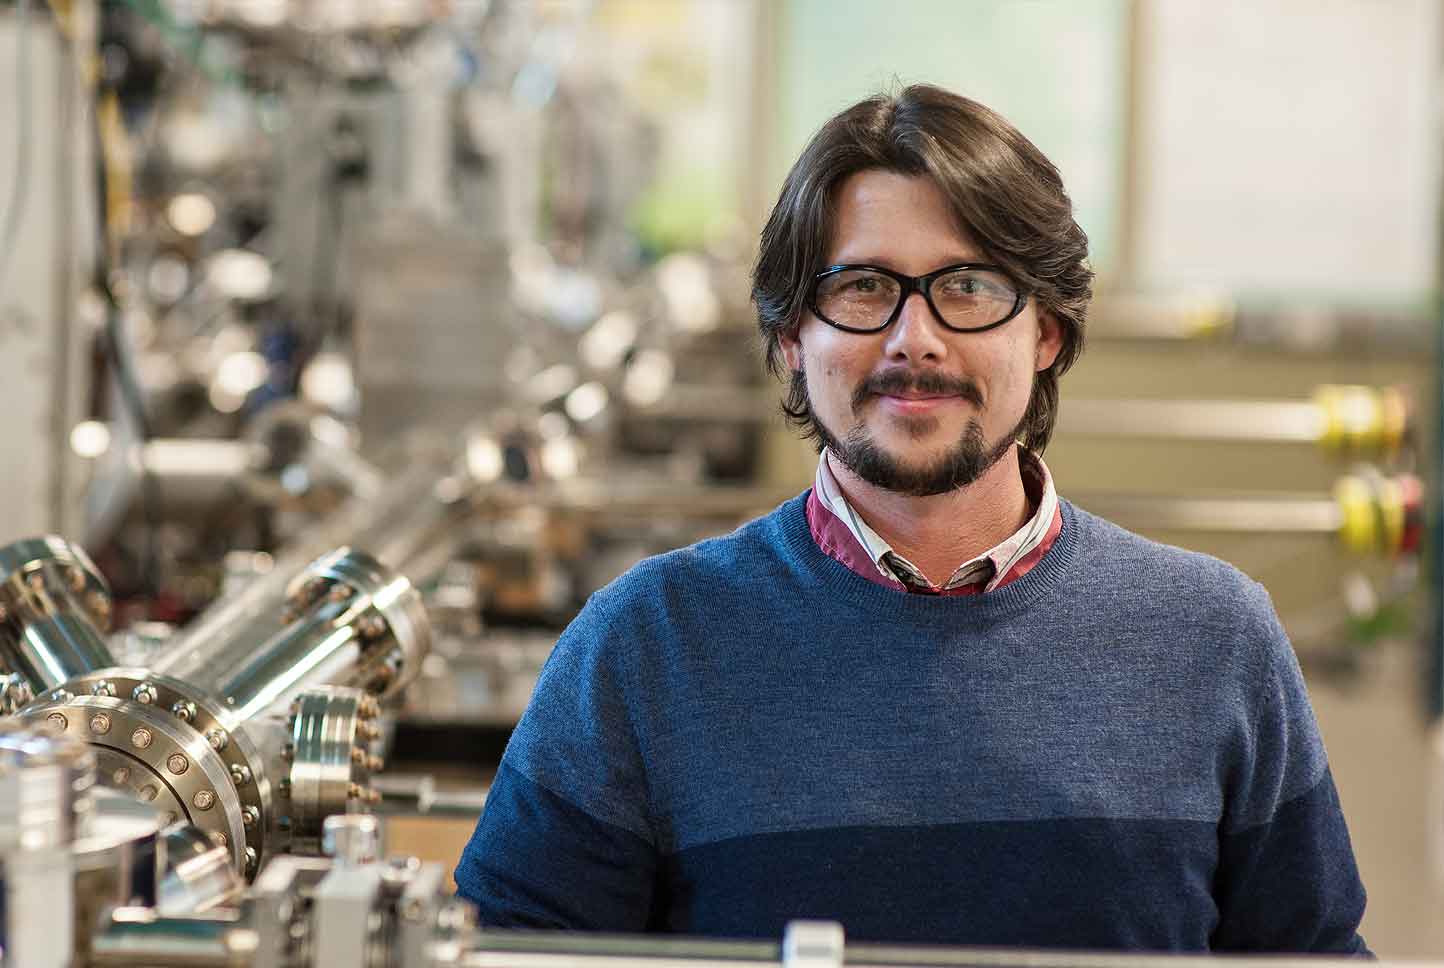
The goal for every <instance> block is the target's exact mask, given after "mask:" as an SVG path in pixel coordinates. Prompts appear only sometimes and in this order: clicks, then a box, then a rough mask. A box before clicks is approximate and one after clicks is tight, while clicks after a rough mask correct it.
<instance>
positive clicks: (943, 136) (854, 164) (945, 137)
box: [752, 84, 1093, 453]
mask: <svg viewBox="0 0 1444 968" xmlns="http://www.w3.org/2000/svg"><path fill="white" fill-rule="evenodd" d="M869 170H880V171H891V172H897V173H898V174H902V175H921V176H925V177H927V178H930V179H931V180H932V181H933V183H934V184H936V185H937V187H938V188H939V189H940V190H941V191H942V193H943V195H944V196H945V197H946V198H947V200H948V203H949V205H950V206H951V208H952V211H953V215H954V216H955V217H956V219H957V221H958V224H959V227H960V228H962V229H963V230H964V231H965V232H966V233H967V234H968V235H969V236H970V237H971V238H972V239H973V240H974V241H976V242H977V243H978V245H979V246H981V247H982V249H983V252H984V254H985V255H986V257H987V258H988V260H989V261H990V262H994V263H996V264H997V265H999V266H1001V267H1003V268H1004V269H1005V270H1007V272H1008V274H1009V275H1011V276H1012V277H1013V278H1014V279H1016V280H1017V281H1018V282H1019V283H1020V284H1021V285H1022V286H1023V287H1024V288H1026V289H1027V290H1028V291H1029V292H1030V293H1031V294H1032V296H1031V298H1033V299H1036V300H1037V304H1038V308H1039V309H1040V310H1046V311H1048V312H1049V313H1051V314H1052V315H1053V317H1054V318H1056V319H1057V321H1058V324H1059V326H1060V327H1061V329H1062V332H1063V346H1062V349H1061V350H1060V351H1059V353H1058V358H1057V359H1056V360H1054V361H1053V364H1052V365H1051V366H1050V367H1048V369H1046V370H1044V371H1043V372H1041V373H1039V374H1037V378H1036V380H1035V381H1034V385H1033V395H1032V397H1031V399H1029V401H1028V409H1027V412H1026V414H1025V415H1024V418H1023V425H1022V426H1023V433H1022V439H1023V444H1024V446H1026V447H1028V448H1029V449H1030V450H1032V451H1034V452H1036V453H1042V451H1043V449H1044V448H1045V447H1047V445H1048V440H1049V439H1050V438H1051V437H1052V435H1053V422H1054V420H1055V418H1056V416H1057V411H1058V378H1059V377H1060V376H1061V375H1062V374H1063V373H1065V372H1066V371H1067V370H1068V368H1069V367H1070V366H1072V365H1073V363H1074V362H1075V361H1076V360H1077V359H1078V356H1079V354H1080V353H1081V352H1082V351H1083V329H1084V320H1085V318H1086V316H1087V312H1088V302H1089V300H1090V299H1091V298H1092V280H1093V272H1092V270H1091V269H1089V268H1088V266H1087V264H1086V259H1087V256H1088V237H1087V236H1086V235H1084V234H1083V230H1082V229H1081V228H1079V227H1078V223H1077V222H1075V221H1074V220H1073V205H1072V202H1071V201H1069V199H1068V195H1067V193H1066V192H1065V191H1064V189H1063V179H1062V177H1061V176H1060V175H1059V174H1058V169H1057V168H1056V167H1054V165H1053V163H1052V162H1050V161H1049V160H1048V159H1047V158H1046V157H1045V156H1044V155H1043V153H1042V152H1041V151H1039V150H1038V149H1037V148H1036V147H1035V146H1034V145H1033V143H1032V142H1031V141H1029V140H1028V139H1027V138H1025V137H1023V135H1022V133H1020V132H1019V131H1018V129H1017V128H1015V127H1013V125H1012V124H1010V123H1009V122H1008V120H1007V119H1006V118H1004V117H1003V116H1002V115H1000V114H998V113H996V112H995V111H992V110H990V109H989V108H986V107H984V106H983V105H981V104H979V103H977V102H976V101H971V100H969V99H967V98H965V97H960V96H959V95H956V94H953V93H952V92H950V91H945V90H943V89H942V88H938V87H932V86H930V85H926V84H915V85H912V86H910V87H908V88H905V89H904V90H903V91H902V92H901V93H900V94H897V95H895V96H889V95H885V94H878V95H875V96H873V97H870V98H868V99H867V100H865V101H861V102H859V103H858V104H855V105H853V106H852V107H850V108H848V109H847V110H846V111H843V112H842V113H841V114H839V115H837V116H836V117H834V118H832V120H830V121H828V122H827V123H826V124H824V125H823V126H822V129H821V130H820V131H818V133H817V134H816V135H815V136H814V137H813V139H812V141H811V142H809V143H808V145H807V147H806V148H805V149H804V150H803V152H802V155H801V157H799V158H798V159H797V162H796V164H794V165H793V166H792V170H791V171H790V172H788V174H787V180H786V182H784V183H783V186H782V193H781V195H779V196H778V199H777V205H776V207H775V208H773V210H772V215H771V217H770V218H768V220H767V226H766V228H764V229H763V230H762V240H761V247H760V250H759V252H758V255H757V264H756V266H755V267H754V269H753V272H752V301H753V302H754V303H755V304H756V306H757V324H758V327H759V329H760V330H761V333H762V338H763V341H764V343H765V348H766V353H767V366H768V368H769V369H770V370H771V371H772V372H773V373H774V374H777V375H778V376H785V375H787V374H785V363H784V361H783V357H782V349H781V343H780V338H781V336H782V335H783V334H795V333H796V332H797V327H798V326H799V325H800V324H801V322H802V316H803V313H804V312H806V311H807V293H808V289H809V287H810V286H811V284H812V277H813V276H814V275H815V274H816V273H818V272H820V271H821V270H822V269H824V268H825V265H824V264H823V260H824V259H825V258H826V257H827V252H828V250H829V249H830V248H831V244H832V229H833V215H834V211H835V203H836V196H837V192H838V189H839V187H840V186H841V185H842V183H843V182H844V181H845V180H846V179H847V178H848V177H849V176H851V175H854V174H856V173H858V172H861V171H869ZM791 377H792V379H791V383H790V386H789V388H788V392H787V396H786V399H785V400H784V401H783V404H782V410H783V413H785V414H786V415H787V417H788V419H789V421H790V422H792V423H794V424H795V425H797V426H799V427H801V428H803V429H804V431H805V432H806V433H807V435H808V436H814V435H815V426H814V424H813V422H812V414H811V413H810V411H809V407H808V402H807V386H806V382H805V381H804V380H803V379H802V378H801V375H800V374H791Z"/></svg>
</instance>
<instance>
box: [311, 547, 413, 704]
mask: <svg viewBox="0 0 1444 968" xmlns="http://www.w3.org/2000/svg"><path fill="white" fill-rule="evenodd" d="M317 608H321V609H323V610H325V611H326V612H327V613H328V614H329V615H330V616H331V620H332V622H333V623H334V624H336V625H343V624H344V625H347V626H350V627H351V628H352V629H353V630H354V631H355V633H356V634H357V636H358V640H357V646H358V655H357V661H356V667H355V669H354V671H352V672H351V673H349V674H348V675H347V676H346V677H345V684H346V685H353V686H359V687H360V688H362V689H365V690H366V691H367V692H371V693H374V694H376V695H378V696H382V697H390V696H392V695H394V694H395V693H397V692H398V691H400V690H401V688H402V687H403V686H405V685H406V683H408V682H410V681H411V680H412V679H413V678H415V676H416V674H417V673H418V672H419V671H420V669H421V660H422V659H423V658H425V657H426V654H427V653H428V652H430V651H431V623H430V620H429V619H428V618H427V615H426V607H425V605H424V604H423V603H422V600H421V594H420V593H419V592H418V591H417V590H416V589H415V588H414V587H413V586H412V584H411V582H410V581H409V580H408V579H407V578H406V576H404V575H402V574H400V573H398V572H396V571H394V570H393V569H391V568H388V567H387V566H386V565H383V564H382V563H381V562H379V561H377V560H376V559H375V558H372V557H371V556H370V555H368V554H366V553H365V552H362V551H356V550H354V549H352V548H338V549H336V550H335V551H333V552H331V553H330V554H327V555H324V556H322V557H321V558H319V559H317V560H316V561H314V562H312V563H311V565H310V567H308V568H307V569H306V570H305V571H304V572H302V573H301V574H300V575H298V576H297V577H296V578H295V579H294V580H292V582H291V584H290V585H289V586H288V587H287V589H286V609H287V614H286V616H285V618H286V619H288V620H294V619H296V618H298V617H300V616H301V615H302V614H303V613H305V612H307V611H311V610H314V609H317Z"/></svg>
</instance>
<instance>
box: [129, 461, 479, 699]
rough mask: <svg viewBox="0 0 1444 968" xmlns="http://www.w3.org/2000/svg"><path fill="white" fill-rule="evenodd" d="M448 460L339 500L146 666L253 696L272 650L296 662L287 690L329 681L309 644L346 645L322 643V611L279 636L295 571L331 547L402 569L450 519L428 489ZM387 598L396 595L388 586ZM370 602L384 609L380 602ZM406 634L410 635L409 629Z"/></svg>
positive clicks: (281, 695) (419, 464) (279, 658)
mask: <svg viewBox="0 0 1444 968" xmlns="http://www.w3.org/2000/svg"><path fill="white" fill-rule="evenodd" d="M448 466H449V465H448V464H447V463H443V462H440V461H438V460H436V459H434V458H427V457H422V458H419V459H418V460H416V461H415V462H414V463H413V465H412V466H411V467H410V468H409V469H408V470H407V471H406V472H405V473H403V474H402V475H401V476H400V477H398V478H397V479H396V480H395V481H394V482H393V483H392V484H391V485H390V486H389V487H388V488H386V489H385V490H384V491H383V492H382V493H381V494H379V495H378V496H376V497H374V498H372V499H370V500H358V501H353V502H352V503H350V504H348V505H347V506H346V507H344V508H343V509H341V510H340V511H338V512H337V513H336V514H335V515H333V516H331V517H330V518H328V519H327V520H326V521H325V522H324V523H323V524H322V525H321V526H319V527H317V528H316V529H314V530H313V531H312V532H310V533H309V534H308V535H307V536H306V537H305V539H304V540H302V541H301V542H299V543H298V544H296V545H294V546H293V547H291V548H290V549H289V550H288V551H287V552H286V553H285V554H283V555H282V556H280V557H279V558H278V559H277V561H276V563H275V566H274V567H273V568H272V569H271V571H270V572H269V573H268V574H266V575H264V576H262V577H260V578H258V579H256V580H255V581H253V582H251V583H250V584H248V585H246V586H244V587H242V588H241V589H240V590H239V591H237V592H236V593H234V594H232V595H230V596H227V597H226V598H223V599H221V600H220V601H218V602H217V603H215V604H214V605H212V606H211V607H210V608H209V609H207V610H206V611H205V612H204V613H203V614H202V615H201V616H199V617H198V618H197V619H196V620H195V621H194V622H193V623H192V624H191V625H190V626H188V627H187V628H186V629H185V630H183V631H182V632H180V633H179V634H177V635H176V636H175V638H174V640H173V641H172V642H171V643H170V644H169V645H167V646H166V647H165V648H163V649H162V650H161V651H160V653H159V654H157V655H156V656H155V658H154V659H153V660H152V663H151V668H152V669H153V670H154V671H155V672H156V673H159V674H161V675H167V676H170V677H172V678H175V679H179V680H181V681H184V682H188V683H191V684H192V685H194V686H196V687H197V688H199V689H202V690H204V691H206V692H208V693H209V694H211V695H216V696H222V695H225V696H234V695H239V694H245V695H248V696H250V697H251V699H254V698H255V697H256V694H257V692H258V691H262V690H266V689H268V688H269V687H267V686H266V685H265V683H264V682H261V681H259V679H260V675H261V674H260V670H259V667H258V666H257V665H256V657H257V656H258V655H261V654H263V653H267V652H269V653H272V654H273V655H272V658H271V659H269V660H267V661H270V662H274V663H276V664H277V665H284V664H285V663H287V662H290V663H295V664H298V665H299V667H298V668H296V669H294V670H293V671H295V672H297V673H298V675H297V677H296V678H294V679H293V680H292V683H291V687H294V689H300V688H303V687H304V686H305V685H307V684H315V683H325V682H330V681H333V680H332V679H330V678H328V676H329V675H331V674H334V673H335V672H336V671H337V670H336V668H334V667H329V666H328V667H327V668H326V669H318V668H316V666H317V665H318V664H319V663H320V662H321V660H322V658H323V657H322V656H318V655H316V654H313V651H314V649H315V647H317V646H318V645H319V646H321V647H323V648H324V649H327V650H329V651H330V652H332V653H336V652H340V651H344V648H345V646H346V645H347V644H349V643H348V642H327V641H326V639H327V635H328V634H329V633H328V632H327V631H326V629H325V628H324V626H325V623H326V622H327V621H329V619H327V620H323V621H321V622H320V623H317V624H316V625H315V626H314V627H312V628H309V629H298V628H290V633H291V634H290V635H289V636H288V635H287V634H286V633H287V630H288V627H290V626H292V625H293V621H294V619H295V618H296V617H297V616H295V615H290V616H288V615H287V608H288V599H289V598H290V597H291V594H292V586H293V584H294V582H295V580H296V577H297V576H298V575H300V574H301V573H302V572H304V571H305V570H306V569H307V568H308V567H310V566H312V565H313V564H314V563H316V562H317V559H319V558H321V557H322V556H324V555H328V554H330V553H332V552H334V551H335V550H336V549H337V548H340V547H352V548H355V549H357V550H358V551H360V552H365V553H367V554H369V555H370V557H371V558H373V559H375V560H376V561H377V562H380V563H381V564H383V565H385V566H387V567H389V568H392V569H395V570H397V571H399V572H402V573H409V572H408V568H407V565H408V564H409V563H411V561H412V558H413V557H414V556H415V555H419V554H423V553H424V552H425V551H426V549H427V548H428V547H429V544H430V543H432V542H433V541H434V536H435V534H436V533H437V532H438V531H440V532H443V533H444V532H445V530H446V527H447V522H448V521H449V520H450V518H449V515H450V514H451V513H452V512H451V511H450V510H448V509H449V508H450V504H449V503H447V502H445V501H443V500H441V499H439V498H438V497H437V494H436V492H437V489H438V484H439V482H441V481H442V480H444V479H445V478H446V473H447V467H448ZM453 503H454V502H453ZM372 549H380V550H379V551H375V550H372ZM413 577H415V576H413ZM391 597H392V598H395V597H397V596H396V593H391ZM377 604H378V606H379V607H387V602H386V601H385V600H383V601H381V602H378V603H377ZM401 611H403V612H404V611H407V609H405V608H403V609H401ZM288 618H289V619H290V621H288ZM398 630H399V631H401V634H402V635H403V636H405V635H408V633H407V632H406V631H404V630H400V629H398ZM313 640H314V641H313ZM409 641H412V642H415V641H417V638H416V636H415V635H414V634H412V635H411V636H410V638H409ZM331 661H332V662H334V663H337V664H338V665H344V656H341V657H338V656H334V655H333V656H332V658H331ZM307 663H310V668H309V669H307V665H306V664H307ZM273 667H274V666H273ZM302 673H304V674H302ZM228 686H230V687H231V688H229V689H228V688H227V687H228ZM288 688H290V687H288ZM294 689H293V691H292V693H291V694H294ZM271 693H272V695H271V696H270V698H269V699H268V700H267V701H269V702H273V703H277V704H284V702H285V701H287V700H288V696H287V695H286V694H285V690H284V689H282V690H280V691H276V690H271ZM237 705H238V706H245V707H247V708H250V707H251V706H252V703H251V702H250V701H249V700H238V703H237ZM248 715H249V713H248ZM243 718H244V717H243Z"/></svg>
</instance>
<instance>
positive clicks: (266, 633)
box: [151, 548, 431, 726]
mask: <svg viewBox="0 0 1444 968" xmlns="http://www.w3.org/2000/svg"><path fill="white" fill-rule="evenodd" d="M429 629H430V626H429V625H428V623H427V619H426V612H425V609H424V607H423V605H422V603H421V597H420V595H419V594H418V593H417V591H416V590H415V588H413V587H412V586H411V583H410V582H409V581H407V580H406V579H405V578H404V577H402V576H401V575H398V574H396V573H395V572H393V571H392V570H391V569H389V568H386V567H385V566H383V565H382V564H381V563H380V562H377V561H376V560H375V559H373V558H371V557H370V556H369V555H365V554H362V553H361V552H357V551H351V550H349V549H344V548H343V549H340V550H338V551H337V552H335V553H333V554H330V555H326V556H325V557H323V558H321V559H320V560H318V561H316V562H314V563H313V564H312V565H311V566H310V567H309V568H307V569H306V571H305V572H304V573H303V574H302V575H300V576H298V577H296V578H295V579H293V581H292V582H291V585H290V587H289V590H288V593H287V596H286V598H285V599H284V600H283V601H282V602H281V603H279V607H278V608H277V610H276V613H275V614H274V615H270V616H265V615H257V616H255V617H253V619H252V621H251V623H250V624H249V625H248V626H247V627H246V628H244V629H236V630H234V631H233V632H232V634H231V635H230V636H229V638H228V639H226V640H222V641H212V642H204V641H196V640H193V639H190V638H189V637H188V639H187V642H186V643H184V647H183V648H179V649H169V650H167V651H166V652H165V653H164V654H163V655H161V656H159V657H157V659H156V660H155V661H154V662H153V663H152V665H151V671H152V673H153V674H155V675H158V676H166V677H169V678H171V679H175V680H178V681H181V682H185V683H186V684H187V685H189V686H191V687H192V688H194V689H196V690H199V691H200V692H203V693H205V694H206V695H208V696H211V697H214V698H215V699H216V700H218V701H219V702H220V703H221V704H223V706H224V708H225V710H226V714H227V716H228V717H229V718H230V722H231V725H232V726H235V725H239V724H241V723H244V722H246V721H248V720H250V719H252V718H254V717H256V716H258V715H260V714H261V713H263V712H265V711H266V710H268V709H278V708H280V707H283V706H285V705H288V704H289V703H290V701H291V700H292V699H293V698H294V697H295V696H296V695H297V694H298V693H299V692H300V691H301V690H302V689H304V688H306V687H307V686H312V685H321V684H335V685H355V686H359V687H361V688H363V689H367V690H368V691H371V692H374V693H377V694H378V695H384V694H389V693H390V692H393V691H394V690H395V689H396V688H397V687H399V686H400V685H401V684H403V683H404V682H406V681H407V680H408V679H409V678H410V676H412V675H414V674H415V671H416V670H417V668H418V667H419V665H420V661H421V659H422V657H424V656H425V654H426V653H427V652H428V651H429V650H430V647H431V639H430V631H429Z"/></svg>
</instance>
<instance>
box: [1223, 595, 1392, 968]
mask: <svg viewBox="0 0 1444 968" xmlns="http://www.w3.org/2000/svg"><path fill="white" fill-rule="evenodd" d="M1255 588H1256V589H1257V591H1258V593H1259V594H1260V596H1261V597H1262V598H1263V602H1262V609H1261V616H1262V621H1261V625H1262V634H1263V636H1264V637H1265V639H1266V643H1265V649H1264V655H1263V660H1262V663H1261V668H1260V670H1259V673H1258V681H1257V686H1258V690H1257V692H1256V693H1255V695H1254V701H1253V708H1252V709H1251V710H1249V720H1250V727H1249V735H1247V736H1246V737H1245V738H1244V742H1243V743H1242V744H1241V746H1242V749H1243V754H1242V756H1241V761H1242V762H1240V763H1239V764H1237V765H1236V768H1235V772H1234V774H1233V776H1232V777H1231V780H1230V789H1229V796H1228V801H1227V808H1226V811H1225V815H1224V818H1223V823H1222V825H1221V827H1220V834H1219V865H1218V870H1217V875H1216V882H1215V890H1214V894H1215V898H1216V900H1217V902H1218V907H1219V922H1218V926H1217V928H1216V930H1215V932H1214V935H1213V938H1212V945H1211V946H1212V947H1213V949H1214V950H1228V951H1289V952H1317V953H1333V954H1361V955H1367V954H1369V951H1368V949H1367V948H1366V947H1365V945H1364V940H1363V938H1362V937H1360V936H1359V933H1358V927H1359V922H1360V920H1361V919H1362V917H1363V914H1364V901H1365V896H1364V886H1363V884H1362V883H1361V881H1360V879H1359V872H1358V868H1357V867H1356V865H1355V863H1354V852H1353V848H1352V846H1351V845H1350V842H1349V831H1348V828H1347V826H1346V825H1345V823H1344V814H1343V809H1342V807H1341V806H1340V803H1339V795H1338V792H1337V790H1336V789H1335V788H1334V781H1333V777H1332V775H1331V774H1330V772H1329V765H1328V759H1327V757H1326V755H1325V753H1324V746H1323V741H1322V738H1321V737H1320V735H1319V729H1318V724H1317V722H1316V721H1315V719H1314V713H1313V708H1312V706H1311V705H1310V703H1309V698H1308V693H1307V692H1306V690H1305V688H1304V681H1303V675H1302V673H1301V672H1300V670H1299V665H1298V660H1297V659H1296V657H1295V656H1294V652H1293V648H1292V647H1291V646H1290V645H1289V642H1288V638H1287V636H1286V635H1285V633H1284V631H1283V628H1282V627H1281V626H1280V624H1279V621H1278V618H1277V616H1276V615H1275V614H1274V611H1273V607H1272V605H1271V604H1270V603H1269V602H1268V598H1267V593H1264V592H1262V589H1259V588H1257V586H1255Z"/></svg>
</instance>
